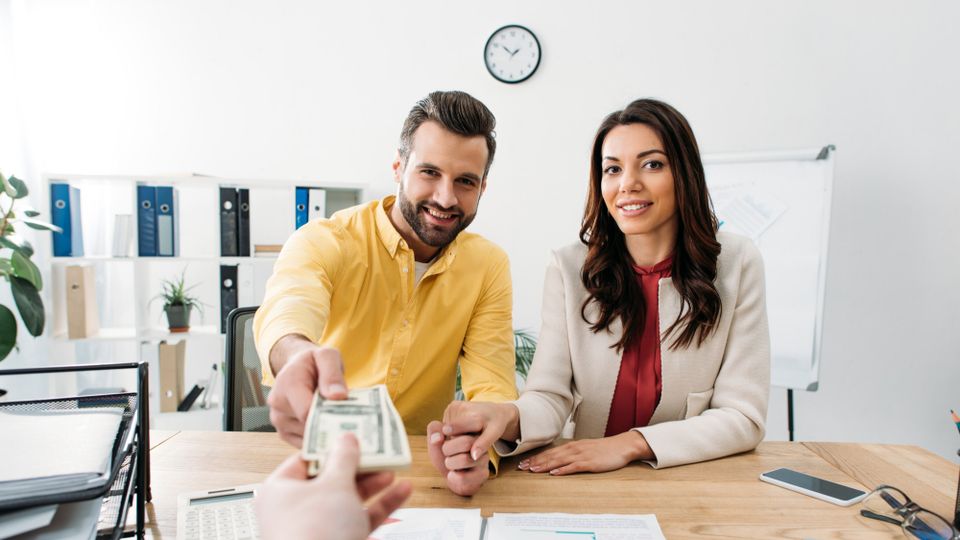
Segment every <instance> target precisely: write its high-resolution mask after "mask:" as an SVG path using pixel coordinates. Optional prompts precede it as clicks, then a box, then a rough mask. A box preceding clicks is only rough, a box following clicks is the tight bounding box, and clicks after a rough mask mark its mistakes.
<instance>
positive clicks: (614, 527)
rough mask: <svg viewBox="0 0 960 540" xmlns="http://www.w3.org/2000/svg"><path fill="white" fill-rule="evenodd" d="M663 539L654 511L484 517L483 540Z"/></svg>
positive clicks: (496, 515)
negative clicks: (644, 512)
mask: <svg viewBox="0 0 960 540" xmlns="http://www.w3.org/2000/svg"><path fill="white" fill-rule="evenodd" d="M571 538H582V539H583V540H628V539H629V540H664V538H665V537H664V536H663V532H662V531H661V530H660V524H659V523H657V516H655V515H653V514H642V515H640V514H624V515H621V514H503V513H495V514H493V517H491V518H490V519H488V520H487V535H486V540H508V539H509V540H561V539H566V540H570V539H571Z"/></svg>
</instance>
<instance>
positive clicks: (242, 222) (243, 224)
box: [237, 188, 250, 257]
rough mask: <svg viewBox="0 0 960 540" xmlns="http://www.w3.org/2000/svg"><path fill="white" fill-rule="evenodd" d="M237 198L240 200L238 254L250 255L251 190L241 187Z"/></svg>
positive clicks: (242, 255)
mask: <svg viewBox="0 0 960 540" xmlns="http://www.w3.org/2000/svg"><path fill="white" fill-rule="evenodd" d="M237 200H238V202H239V210H240V212H239V214H238V221H237V240H238V242H239V249H238V251H237V254H238V255H240V256H241V257H249V256H250V190H249V189H245V188H241V189H238V190H237Z"/></svg>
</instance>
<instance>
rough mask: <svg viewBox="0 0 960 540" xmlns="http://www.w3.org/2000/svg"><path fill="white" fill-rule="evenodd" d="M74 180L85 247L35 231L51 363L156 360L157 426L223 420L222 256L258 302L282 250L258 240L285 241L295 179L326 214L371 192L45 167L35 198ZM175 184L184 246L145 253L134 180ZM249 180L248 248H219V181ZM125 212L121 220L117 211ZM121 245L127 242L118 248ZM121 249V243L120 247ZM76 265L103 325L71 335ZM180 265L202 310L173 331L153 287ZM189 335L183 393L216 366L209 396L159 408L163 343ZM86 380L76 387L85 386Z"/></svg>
mask: <svg viewBox="0 0 960 540" xmlns="http://www.w3.org/2000/svg"><path fill="white" fill-rule="evenodd" d="M53 183H68V184H70V185H71V186H72V187H76V188H79V191H80V201H81V203H80V216H79V223H80V225H81V229H82V237H83V244H84V252H83V254H82V255H81V256H75V257H73V256H53V241H52V234H51V233H43V234H39V235H38V241H37V245H36V253H37V255H36V260H37V262H38V265H39V266H40V268H41V269H42V270H43V271H44V273H45V275H44V276H43V278H44V289H43V291H42V293H41V294H42V295H43V297H44V304H45V307H46V310H47V327H46V330H45V332H46V335H47V336H48V338H49V343H50V361H51V363H58V364H62V363H93V362H98V363H100V362H128V361H132V360H144V361H147V362H148V363H149V365H150V375H151V376H150V387H151V388H150V410H151V427H156V428H160V429H209V430H218V429H220V428H221V417H222V409H221V403H222V396H223V380H222V374H223V357H224V336H223V334H221V333H220V329H221V326H220V322H221V291H220V282H221V265H225V266H236V267H237V269H238V275H239V278H238V280H237V297H238V302H237V304H238V306H246V305H259V304H260V303H261V302H262V300H263V294H264V288H265V285H266V281H267V278H269V276H270V274H271V273H272V271H273V264H274V262H275V261H276V258H277V253H276V252H273V251H271V252H268V253H256V252H255V250H254V246H277V245H282V244H283V243H284V242H285V241H286V239H287V238H288V237H289V236H290V234H292V233H293V232H294V230H295V228H296V227H295V221H296V213H295V208H294V205H295V202H296V190H297V188H298V187H307V188H312V189H321V190H323V194H324V195H325V212H324V213H325V215H326V216H327V217H329V215H331V214H332V213H333V212H336V211H337V210H340V209H343V208H347V207H349V206H353V205H355V204H359V203H360V202H363V201H364V200H366V199H365V196H364V194H365V192H366V191H367V188H366V186H363V185H359V184H352V183H336V182H332V183H331V182H316V181H290V180H276V181H270V180H242V179H233V178H216V177H209V176H98V175H78V174H47V175H45V176H44V178H43V185H42V195H41V197H42V198H41V199H40V201H41V202H40V203H39V204H38V206H39V207H40V208H39V209H40V210H41V211H42V213H43V214H42V215H43V217H48V218H52V216H51V215H50V214H49V212H51V208H50V197H51V188H50V187H51V184H53ZM138 185H150V186H172V187H173V188H174V189H175V191H176V192H177V200H176V203H175V206H176V207H177V210H178V211H177V217H176V219H175V226H176V228H177V229H178V234H177V235H176V236H177V237H178V242H177V244H178V246H177V247H178V250H177V251H178V252H177V255H176V256H139V255H138V253H139V249H138V229H137V227H138V218H137V209H138V208H137V202H138V201H137V186H138ZM221 187H231V188H238V189H246V190H248V193H249V204H250V217H249V231H250V238H249V241H250V255H249V256H221V245H220V241H221V238H220V188H221ZM118 215H121V216H122V215H129V216H131V218H129V219H127V225H128V226H127V229H128V230H127V231H126V234H127V235H128V237H129V242H127V243H126V244H125V245H124V246H115V245H114V240H115V238H116V236H118V234H119V236H121V237H122V236H123V234H122V233H121V232H120V231H117V230H116V228H115V222H116V221H118V219H117V217H116V216H118ZM119 221H121V222H122V221H123V218H120V220H119ZM119 248H124V249H119ZM118 249H119V251H118ZM72 265H83V266H88V267H90V268H91V269H92V274H93V285H94V286H93V289H94V292H93V293H92V295H91V296H92V297H93V298H95V303H96V308H95V311H96V315H97V317H98V319H99V329H98V330H97V331H96V332H93V333H91V334H90V335H87V336H85V337H82V338H75V339H71V338H69V337H68V336H69V333H68V315H67V311H68V302H67V284H66V269H67V267H68V266H72ZM181 274H182V275H183V276H184V278H185V281H186V284H187V285H188V286H191V287H192V289H191V290H190V292H191V294H193V295H194V296H196V297H198V298H199V299H200V301H201V302H202V304H203V314H202V316H201V314H200V313H197V312H196V310H194V311H195V312H194V313H193V314H192V317H191V322H190V330H189V331H188V332H176V333H172V332H170V330H169V329H168V328H167V322H166V319H165V317H164V315H163V309H162V308H163V301H162V299H158V298H157V295H158V294H159V293H160V291H161V283H162V281H163V280H165V279H175V278H178V277H179V276H180V275H181ZM181 340H186V342H187V343H186V352H185V359H184V360H185V361H184V370H183V372H184V373H183V383H184V390H183V391H184V394H186V392H188V391H189V389H190V388H192V387H193V385H194V384H200V385H201V386H206V385H207V384H208V381H209V380H211V374H212V373H213V369H212V367H213V365H216V366H217V371H216V375H215V377H217V378H218V379H219V380H218V382H217V383H216V385H215V388H216V390H215V395H211V402H212V404H211V406H210V407H209V408H200V407H199V405H198V404H199V400H198V402H197V403H198V404H195V405H194V406H193V408H192V409H191V410H190V411H187V412H160V407H159V397H158V396H159V379H160V377H159V369H158V368H159V366H158V364H159V360H158V345H159V344H160V343H161V342H163V341H166V342H167V343H170V344H173V343H177V342H179V341H181ZM77 385H78V386H123V382H122V381H120V382H114V381H99V380H98V381H96V383H92V382H90V381H78V382H77ZM80 389H82V388H78V389H77V390H80Z"/></svg>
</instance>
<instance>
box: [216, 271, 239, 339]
mask: <svg viewBox="0 0 960 540" xmlns="http://www.w3.org/2000/svg"><path fill="white" fill-rule="evenodd" d="M235 309H237V265H235V264H234V265H229V264H221V265H220V333H221V334H225V333H227V315H229V314H230V312H231V311H233V310H235Z"/></svg>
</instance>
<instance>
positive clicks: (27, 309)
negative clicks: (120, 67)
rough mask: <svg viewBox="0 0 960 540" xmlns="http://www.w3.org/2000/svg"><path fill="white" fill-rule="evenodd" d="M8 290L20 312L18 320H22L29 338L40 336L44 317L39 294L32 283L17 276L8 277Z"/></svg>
mask: <svg viewBox="0 0 960 540" xmlns="http://www.w3.org/2000/svg"><path fill="white" fill-rule="evenodd" d="M10 290H11V291H12V292H13V300H14V301H15V302H16V303H17V311H19V312H20V318H21V319H23V325H24V326H26V327H27V332H30V335H31V336H39V335H40V334H42V333H43V324H44V322H45V321H44V317H45V315H44V313H43V300H42V299H41V298H40V293H38V292H37V289H36V288H35V287H34V286H33V284H32V283H30V282H29V281H27V280H25V279H23V278H21V277H17V276H10Z"/></svg>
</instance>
